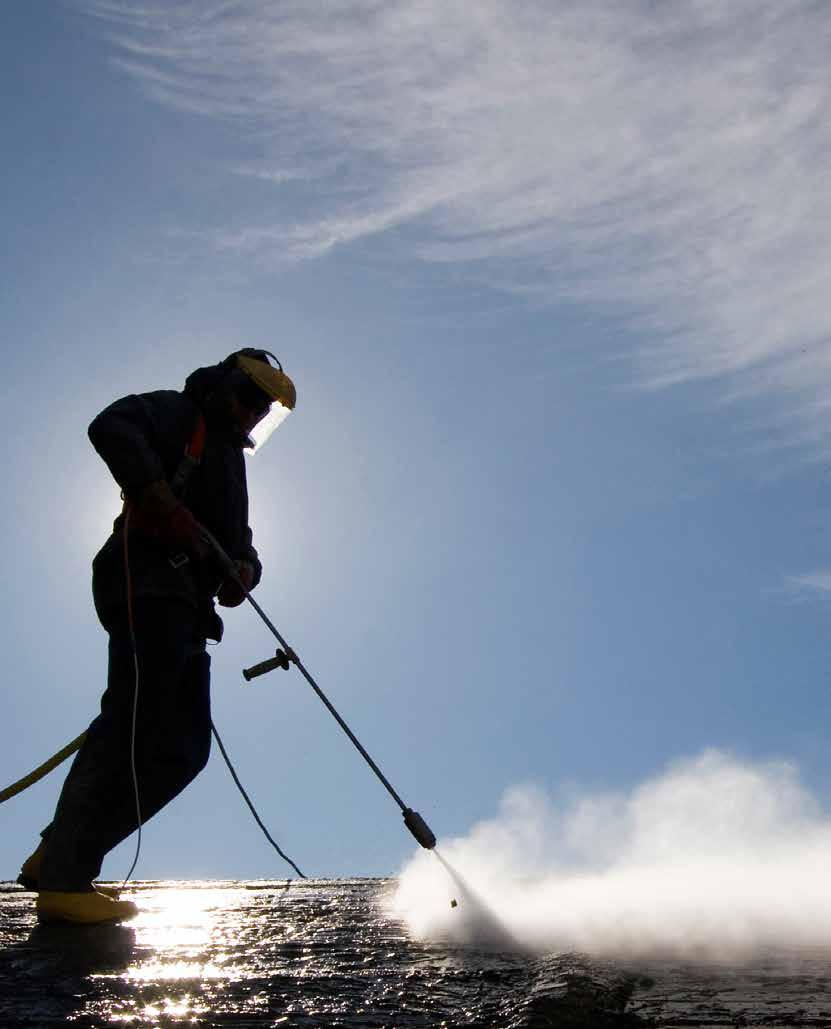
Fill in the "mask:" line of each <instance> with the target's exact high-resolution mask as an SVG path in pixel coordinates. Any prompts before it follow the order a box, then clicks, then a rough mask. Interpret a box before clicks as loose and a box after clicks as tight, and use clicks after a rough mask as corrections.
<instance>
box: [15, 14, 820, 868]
mask: <svg viewBox="0 0 831 1029" xmlns="http://www.w3.org/2000/svg"><path fill="white" fill-rule="evenodd" d="M3 22H4V25H3V32H2V33H1V34H0V47H2V57H3V60H2V62H0V77H2V84H3V89H2V97H3V98H4V99H3V100H2V104H3V125H4V133H5V146H4V151H5V154H6V160H5V161H4V177H5V188H4V190H3V193H2V199H0V204H2V208H3V209H2V221H3V226H4V236H5V239H6V246H5V247H4V248H3V251H2V255H0V262H2V267H1V268H0V272H2V274H1V275H0V283H1V284H2V285H0V290H2V300H3V303H2V310H3V330H4V338H5V347H4V371H5V374H4V376H3V380H2V392H3V399H4V402H3V404H2V408H0V417H2V424H3V431H4V435H5V438H6V440H7V447H6V455H7V458H6V463H5V471H4V474H5V480H6V489H5V491H4V492H5V496H6V503H5V504H4V505H3V510H2V514H0V518H2V526H3V536H4V540H5V545H6V548H7V565H6V567H7V575H6V591H5V594H4V599H3V601H2V607H0V613H1V614H2V623H3V626H4V629H3V631H4V657H5V665H6V689H5V703H6V712H7V714H6V717H4V718H3V719H2V724H0V753H2V755H3V756H2V759H0V779H2V780H4V782H3V785H5V784H6V782H10V781H12V780H14V779H17V778H18V777H19V776H21V775H22V774H24V773H25V772H26V771H28V770H29V769H30V768H31V767H33V766H34V765H36V764H38V763H39V762H40V761H41V760H43V759H44V758H45V757H46V756H48V755H49V754H51V753H52V752H53V751H54V750H56V749H57V748H58V747H59V746H60V745H62V744H63V743H64V742H66V740H68V739H69V738H71V737H72V736H74V735H76V734H77V733H78V732H79V731H80V730H81V729H82V728H83V727H84V726H85V724H86V722H87V721H88V720H89V718H90V717H91V716H92V714H93V713H94V711H95V708H96V705H97V702H98V697H99V695H100V692H101V690H102V688H103V684H104V676H105V668H106V639H105V635H104V633H103V630H101V629H100V627H99V626H98V624H97V622H96V620H95V615H94V612H93V609H92V604H91V598H90V591H89V575H90V573H89V566H90V561H91V559H92V556H93V554H94V553H95V551H96V549H97V548H98V546H100V544H101V543H103V540H104V539H105V537H106V535H107V532H108V527H109V524H110V522H111V520H112V518H113V516H114V515H115V513H116V512H117V509H118V496H117V490H116V488H115V487H114V485H113V484H112V482H111V481H110V480H109V478H108V473H107V470H106V468H105V467H104V465H103V464H102V463H101V462H100V460H99V459H98V458H97V456H96V455H95V453H94V451H93V450H92V448H91V446H90V445H89V443H88V441H87V438H86V427H87V425H88V424H89V422H90V421H91V419H92V418H93V417H94V415H95V414H96V413H97V412H98V411H99V410H100V409H101V408H103V407H104V406H105V405H106V404H107V403H109V402H110V401H111V400H112V399H114V398H116V397H118V396H122V395H124V394H126V393H130V392H140V391H144V390H150V389H157V388H171V387H174V388H178V387H180V386H181V384H182V383H183V381H184V378H185V376H186V375H187V374H188V372H189V371H191V370H192V369H193V368H194V367H196V366H198V365H201V364H205V363H210V362H213V361H216V360H219V359H220V358H221V357H223V356H225V355H226V354H227V353H228V352H230V351H232V350H234V349H237V348H239V347H241V346H263V347H267V348H268V349H270V350H273V351H274V352H275V353H277V354H278V355H279V356H280V358H281V360H282V361H283V364H284V366H285V368H286V370H287V371H288V373H289V374H290V375H291V376H292V377H293V378H294V380H295V382H296V384H297V389H298V398H299V399H298V406H297V411H296V413H295V415H293V416H292V418H290V419H289V421H288V422H287V423H286V425H285V426H284V427H283V428H281V429H280V431H279V433H278V434H277V435H276V436H275V437H274V438H273V440H272V441H271V442H270V443H269V446H268V447H267V448H266V449H265V450H264V451H263V453H262V454H260V455H257V456H255V457H253V458H252V459H251V461H250V464H249V483H250V491H251V498H252V519H253V525H254V531H255V539H256V541H257V542H258V545H259V547H260V550H261V552H262V556H263V560H264V563H265V566H266V572H265V576H264V579H263V583H262V586H261V588H260V590H259V591H258V599H259V601H260V603H261V604H263V606H264V607H265V608H266V610H267V611H268V612H269V613H270V615H271V617H272V618H273V620H274V621H275V622H276V624H277V625H278V626H279V627H280V629H281V631H282V632H283V633H284V634H285V635H286V636H287V638H288V639H289V641H290V642H291V643H292V645H293V646H294V647H295V649H296V650H297V651H298V652H299V653H300V655H301V657H302V658H303V660H304V662H305V663H306V664H307V666H308V667H309V669H310V670H311V672H312V674H314V675H315V676H316V677H317V678H318V679H319V681H320V683H321V685H322V686H323V688H324V689H326V690H327V692H328V693H329V694H330V696H331V698H332V700H333V701H334V702H335V704H336V705H337V706H338V707H339V708H340V709H341V711H342V713H343V714H344V715H345V717H346V718H347V720H348V721H350V723H351V724H352V725H353V727H354V729H355V731H356V732H357V734H358V736H359V737H360V738H361V739H362V741H363V742H364V744H365V745H366V746H367V748H368V750H369V751H370V753H372V754H373V756H374V757H375V758H376V760H377V761H378V762H379V764H380V765H381V767H382V768H383V769H384V771H385V772H386V773H387V775H388V776H389V778H390V779H391V780H392V782H393V784H394V785H395V786H396V788H397V789H398V790H399V792H400V793H401V794H402V795H403V796H404V798H405V800H406V801H407V802H408V803H410V804H411V805H412V806H414V807H416V808H417V809H419V810H420V811H421V812H422V814H424V816H425V817H426V818H427V820H428V821H429V822H430V824H431V825H432V826H433V828H434V829H435V831H436V832H437V834H438V835H439V836H440V837H445V836H448V835H453V834H459V833H464V832H465V831H466V830H467V829H468V827H469V826H470V825H471V824H472V823H473V822H475V821H476V820H477V819H481V818H483V817H487V816H488V815H489V814H491V813H492V812H494V811H495V810H496V808H497V805H498V802H499V798H500V796H501V795H502V793H503V791H505V790H506V789H509V788H510V787H512V786H515V785H516V784H520V783H533V784H537V785H539V786H541V787H542V788H544V789H546V790H548V791H551V792H552V793H553V794H554V795H557V794H558V792H560V791H565V792H568V791H574V790H586V791H592V790H598V791H603V790H619V789H627V788H630V787H632V786H634V785H635V784H636V783H638V782H641V781H643V780H644V779H647V778H649V777H651V776H654V775H656V774H658V773H659V772H660V770H661V769H662V768H664V767H665V766H666V765H667V763H668V762H671V761H673V760H675V759H678V758H683V757H689V756H693V755H695V754H698V753H700V752H701V751H703V750H704V749H705V748H708V747H716V748H720V749H723V750H725V751H729V752H731V753H734V754H736V755H738V756H739V757H741V758H742V759H746V760H748V761H766V760H772V759H785V760H787V761H791V762H793V763H794V764H795V765H796V766H797V767H798V769H799V772H800V774H801V776H802V777H803V779H804V781H805V782H806V783H807V785H808V787H809V788H810V789H811V790H812V791H813V792H814V793H815V794H816V796H817V797H818V798H820V800H821V801H822V802H823V803H824V802H826V801H827V800H828V798H829V795H831V761H829V758H828V753H827V746H826V724H827V722H828V715H829V706H831V701H829V699H828V692H827V689H826V674H827V673H826V661H825V659H826V655H827V648H826V640H827V623H828V619H829V617H830V616H831V607H829V598H828V590H829V589H830V588H831V558H829V539H828V529H827V514H828V506H829V489H828V476H829V463H828V451H829V432H828V421H827V418H826V413H827V409H828V405H829V401H828V383H829V379H831V351H829V347H828V321H829V316H828V310H827V298H828V284H827V281H826V280H827V278H828V272H827V269H828V268H829V267H831V262H829V256H831V255H829V248H831V244H829V238H828V234H827V222H828V214H829V211H831V198H830V197H829V185H828V180H827V175H826V174H825V167H826V165H827V153H828V148H829V145H831V131H830V130H829V128H828V126H827V119H826V118H825V117H824V115H825V112H826V111H827V105H828V100H829V92H831V87H829V85H828V77H827V70H826V57H827V52H828V43H829V39H828V36H829V33H830V32H831V22H829V19H828V17H827V14H826V13H825V11H824V8H823V7H822V6H821V5H816V4H812V3H808V2H791V3H783V2H782V0H776V2H775V3H774V2H771V3H765V2H763V3H759V2H758V0H757V2H753V3H750V2H736V3H732V4H730V5H729V6H726V5H722V4H717V3H706V2H700V3H694V4H688V3H667V4H662V5H659V6H658V7H657V8H656V7H655V5H652V4H646V3H644V4H632V5H626V7H625V8H623V7H621V6H620V5H618V4H615V3H612V2H607V0H590V2H588V3H586V2H584V3H581V4H579V5H575V4H566V3H563V4H554V5H552V4H547V3H539V4H537V3H530V4H526V5H523V7H522V9H521V12H520V13H518V12H517V8H516V6H515V5H513V4H510V3H508V2H507V0H506V2H501V0H492V2H489V3H487V4H483V5H479V6H477V7H476V8H475V9H473V10H472V9H471V8H470V7H469V5H463V4H457V3H448V2H447V0H443V2H442V3H439V2H424V3H419V4H413V3H390V4H384V5H377V4H374V3H368V2H347V0H343V2H337V3H335V2H333V3H329V4H323V5H315V6H312V5H308V4H302V3H298V4H281V5H272V4H269V3H266V2H256V0H251V2H248V3H244V4H243V3H218V2H212V0H211V2H200V3H196V2H194V3H164V4H156V3H146V4H141V5H134V4H126V3H124V4H122V3H118V2H112V3H106V2H101V3H84V2H80V0H79V2H78V3H74V2H72V3H71V2H67V3H50V2H45V0H39V2H36V3H30V4H26V5H8V7H7V9H6V10H5V11H4V14H3ZM226 625H227V635H226V641H225V642H224V643H223V644H222V646H221V647H220V648H218V649H217V650H215V651H214V652H213V668H214V678H213V682H214V691H213V696H214V715H215V720H216V722H217V725H218V728H219V730H220V732H221V733H222V734H223V738H224V739H225V742H226V744H227V746H228V749H229V751H230V753H231V755H232V757H233V758H234V759H235V760H236V762H237V764H238V770H239V773H240V775H241V777H242V779H243V781H244V783H245V784H246V786H247V787H248V788H249V790H250V792H251V794H252V797H253V799H254V801H255V803H256V804H257V806H258V808H259V809H260V811H261V813H262V815H263V817H264V819H265V820H266V822H267V823H268V824H269V826H270V827H271V829H272V832H273V834H274V835H275V836H276V837H277V838H278V839H279V840H280V841H281V842H282V843H283V844H284V846H285V848H286V849H287V850H288V851H289V853H291V855H292V856H293V857H294V858H295V860H297V861H298V863H299V864H300V865H301V867H303V868H304V870H306V871H308V872H310V873H312V874H318V875H342V874H368V875H369V874H386V873H389V872H393V871H395V870H396V869H397V868H398V867H400V865H401V864H402V862H403V861H404V860H405V859H406V858H407V857H408V856H409V855H410V853H411V852H412V846H411V842H412V841H411V839H410V837H409V836H408V835H407V834H406V832H405V830H404V829H403V827H402V826H401V825H400V820H399V815H398V813H397V811H396V808H395V807H394V805H392V803H391V802H390V800H389V798H388V797H387V796H386V794H385V793H384V792H383V790H382V789H381V788H380V786H378V784H377V783H376V782H375V780H374V778H373V777H372V775H371V773H370V772H369V770H368V769H367V768H366V767H365V766H364V765H363V763H362V762H361V760H360V758H359V757H358V755H357V754H356V753H354V752H353V751H352V749H351V746H350V744H349V743H348V741H346V740H345V738H343V737H342V736H341V735H340V732H339V730H338V729H337V727H336V726H335V724H334V723H333V722H332V721H331V719H330V718H329V716H328V715H327V714H326V712H325V711H324V709H323V708H322V707H321V705H320V704H319V702H318V701H317V700H316V698H315V697H314V696H313V695H312V693H311V692H310V691H309V690H308V688H307V687H306V686H305V684H304V683H303V682H302V680H301V679H300V678H299V677H298V676H296V675H294V674H291V675H285V674H283V673H274V674H273V675H272V676H271V677H269V678H267V679H262V680H259V681H258V682H257V684H256V685H255V686H253V687H251V688H240V682H241V678H240V675H239V669H240V668H241V667H243V666H244V665H246V664H250V663H252V662H253V661H256V660H261V659H262V658H264V657H266V656H268V654H269V652H270V650H271V639H270V637H269V636H268V635H267V633H266V631H265V630H264V628H263V627H262V625H261V624H260V623H259V621H258V620H257V619H256V617H255V616H254V614H253V612H249V610H248V609H247V608H246V609H240V610H237V611H234V612H230V613H229V614H228V617H227V619H226ZM61 775H62V773H61V772H58V773H53V775H52V776H51V777H49V778H48V779H46V780H45V781H44V782H43V783H41V784H40V785H38V786H37V787H34V788H33V789H32V790H30V791H29V792H28V793H27V794H26V795H24V796H22V797H19V798H16V799H14V800H12V801H10V802H9V803H8V804H6V805H4V806H3V809H2V811H1V812H0V816H2V819H3V831H2V833H0V861H2V864H0V875H2V876H6V877H13V876H14V875H15V874H16V872H17V868H18V865H19V862H20V861H21V860H22V858H23V857H24V856H25V855H26V853H27V852H28V850H29V848H30V844H31V843H32V842H33V840H34V837H35V834H36V831H37V830H38V829H39V828H40V827H41V826H42V825H43V824H45V823H46V821H48V819H49V816H50V814H51V810H52V807H53V805H54V802H55V799H56V797H57V792H58V789H59V786H60V779H61ZM143 846H144V851H143V857H142V862H141V864H140V867H139V871H138V874H139V875H140V876H145V877H176V876H181V877H184V876H196V875H206V876H208V875H210V876H221V877H236V876H240V877H244V876H252V877H253V876H276V875H279V874H282V872H283V866H282V865H281V864H280V863H279V862H278V861H276V860H275V859H274V857H273V855H272V852H271V851H270V849H269V848H268V845H267V844H266V843H265V841H264V840H262V838H261V836H260V835H259V832H258V830H257V829H256V827H255V826H254V825H253V824H251V823H250V819H249V816H248V813H247V812H246V811H245V810H244V808H243V805H242V802H241V800H240V799H239V798H238V796H237V794H236V792H235V790H234V787H233V785H232V784H231V783H230V781H229V779H228V777H227V774H226V773H225V771H224V768H223V766H222V764H221V762H220V760H219V758H218V755H215V756H214V758H213V760H212V762H211V765H210V766H209V768H208V770H206V772H205V773H204V774H203V776H202V777H200V779H199V780H198V782H197V783H195V784H194V785H193V786H192V787H191V788H190V789H189V790H188V791H187V792H186V794H184V795H183V796H182V797H181V798H179V799H178V800H177V801H176V802H175V803H174V804H173V805H171V807H170V808H169V809H167V810H166V811H165V812H164V813H163V814H162V815H160V816H159V818H158V819H157V820H155V821H154V822H153V823H152V825H151V826H149V827H148V830H147V832H146V834H145V839H144V845H143ZM129 863H130V853H129V847H124V848H122V849H121V850H120V851H118V852H116V853H115V854H114V855H113V857H112V858H111V860H110V863H108V865H107V866H106V867H105V872H106V873H107V874H109V875H111V876H112V877H118V876H119V875H121V874H124V872H126V869H127V867H128V866H129Z"/></svg>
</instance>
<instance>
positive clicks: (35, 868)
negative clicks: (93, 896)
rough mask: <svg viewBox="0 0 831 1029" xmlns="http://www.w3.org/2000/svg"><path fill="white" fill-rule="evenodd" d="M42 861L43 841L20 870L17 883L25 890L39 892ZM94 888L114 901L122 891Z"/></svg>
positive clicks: (109, 888)
mask: <svg viewBox="0 0 831 1029" xmlns="http://www.w3.org/2000/svg"><path fill="white" fill-rule="evenodd" d="M41 861H43V840H41V841H40V843H39V844H38V845H37V849H36V850H35V851H34V853H32V854H30V855H29V856H28V857H27V858H26V860H25V861H24V862H23V865H22V866H21V868H20V875H19V876H18V877H17V881H18V883H19V884H20V885H21V886H22V887H23V888H24V890H30V891H31V892H32V893H37V892H38V889H39V885H38V884H39V882H40V864H41ZM93 886H94V887H95V889H96V890H98V892H99V893H103V894H104V896H106V897H112V899H113V900H118V897H119V894H120V892H121V891H120V890H119V888H118V887H117V886H99V885H97V884H94V883H93Z"/></svg>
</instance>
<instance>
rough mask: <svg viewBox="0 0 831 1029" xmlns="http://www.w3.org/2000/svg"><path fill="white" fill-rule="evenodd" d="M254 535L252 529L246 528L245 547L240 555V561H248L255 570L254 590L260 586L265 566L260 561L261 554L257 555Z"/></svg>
mask: <svg viewBox="0 0 831 1029" xmlns="http://www.w3.org/2000/svg"><path fill="white" fill-rule="evenodd" d="M252 540H253V534H252V532H251V529H250V527H248V526H246V529H245V546H244V547H243V549H242V553H241V554H240V555H239V558H238V560H240V561H247V562H248V564H250V565H251V567H252V568H253V569H254V582H253V585H252V586H251V588H252V589H254V587H255V586H259V584H260V579H262V577H263V565H262V562H261V561H260V557H259V554H258V553H257V550H256V547H255V546H254V544H253V542H252Z"/></svg>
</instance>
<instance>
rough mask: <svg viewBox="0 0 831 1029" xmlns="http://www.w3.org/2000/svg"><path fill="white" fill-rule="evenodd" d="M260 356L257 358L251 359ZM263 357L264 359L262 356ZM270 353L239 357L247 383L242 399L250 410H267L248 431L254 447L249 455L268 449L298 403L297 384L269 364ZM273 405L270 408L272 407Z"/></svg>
mask: <svg viewBox="0 0 831 1029" xmlns="http://www.w3.org/2000/svg"><path fill="white" fill-rule="evenodd" d="M253 354H257V357H254V356H251V355H253ZM260 355H262V356H260ZM269 356H270V357H273V355H272V354H268V355H267V352H266V351H259V352H257V351H247V352H243V353H241V354H238V355H237V369H238V370H240V371H242V372H243V373H244V378H245V381H244V383H242V384H241V385H240V386H239V387H237V389H236V391H235V392H236V393H237V396H238V398H239V400H240V401H241V402H242V403H243V404H244V405H245V406H246V407H247V408H248V409H249V410H253V411H256V410H260V409H262V407H267V408H268V409H267V411H266V413H265V414H264V415H263V417H262V418H260V420H259V421H258V422H257V423H256V424H255V425H254V426H253V427H252V428H251V429H249V431H248V438H249V439H250V440H251V444H252V445H251V446H250V447H246V453H249V454H256V453H257V452H258V451H259V450H260V449H261V448H262V447H263V446H265V444H266V442H267V441H268V439H269V437H270V436H271V434H272V433H273V432H274V430H275V429H276V428H277V427H278V425H282V423H283V422H284V421H285V420H286V418H287V417H288V416H289V415H290V414H291V412H292V410H293V409H294V405H295V402H296V400H297V393H296V391H295V388H294V383H293V382H292V381H291V379H290V378H289V377H288V375H286V373H285V372H284V371H283V369H282V367H280V362H279V361H277V358H276V357H275V358H274V360H275V361H276V362H277V365H278V367H276V368H275V367H273V366H272V365H271V364H269V363H268V357H269ZM268 405H270V407H268Z"/></svg>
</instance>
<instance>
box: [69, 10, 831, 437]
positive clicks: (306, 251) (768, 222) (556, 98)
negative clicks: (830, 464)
mask: <svg viewBox="0 0 831 1029" xmlns="http://www.w3.org/2000/svg"><path fill="white" fill-rule="evenodd" d="M83 6H84V8H85V9H86V10H87V11H89V12H90V13H91V14H94V15H96V16H98V17H99V18H101V19H104V20H106V21H107V23H108V24H109V25H110V27H111V30H112V32H113V35H114V38H115V40H116V42H117V56H116V57H115V60H116V62H117V64H118V65H119V67H120V68H121V69H122V70H123V71H124V72H125V73H127V74H129V75H131V76H133V77H134V78H135V79H136V80H137V81H138V82H139V83H141V85H142V87H143V88H144V89H145V90H146V92H147V94H148V95H149V96H151V97H152V98H153V99H154V100H156V101H158V102H160V103H163V104H166V105H171V106H174V107H176V108H179V109H181V110H185V111H192V112H194V113H198V114H200V115H205V116H209V117H215V118H219V119H223V120H224V121H226V122H229V123H231V124H232V125H235V126H237V127H239V129H240V130H241V131H243V132H244V133H245V137H246V138H247V139H251V138H252V136H253V137H256V139H257V143H258V148H259V150H260V153H261V154H262V156H261V157H259V158H258V159H257V160H256V161H252V160H250V159H246V160H245V161H238V162H236V163H235V167H236V170H237V172H238V173H240V174H246V175H252V176H257V177H258V178H259V179H260V180H263V181H267V180H272V181H273V182H274V187H275V189H280V188H282V187H283V186H285V184H286V183H287V182H289V181H290V182H291V185H292V188H293V189H294V190H295V196H294V200H293V203H292V204H287V205H286V207H285V211H286V213H285V214H284V215H282V216H276V215H275V216H272V217H271V219H270V220H268V221H266V222H256V223H251V224H248V223H243V222H241V221H240V217H239V216H238V215H235V214H234V212H229V217H228V223H227V227H225V228H221V229H219V230H216V231H215V232H214V233H213V236H212V242H213V243H214V245H216V246H218V247H220V248H222V249H226V250H229V251H233V252H238V253H240V254H242V255H257V256H260V257H263V256H265V257H273V258H279V259H289V260H297V259H306V258H313V257H315V256H317V255H321V254H323V253H326V252H328V251H330V250H332V249H333V248H335V247H341V246H347V245H349V244H350V243H354V242H355V241H358V240H370V239H372V238H373V237H379V236H380V235H381V234H390V233H394V232H395V231H396V230H398V229H401V228H404V227H406V228H407V229H408V230H410V231H408V232H407V234H406V241H407V242H406V246H407V248H408V252H409V253H411V254H413V255H414V256H417V257H418V258H420V259H422V260H424V261H430V262H453V263H461V264H463V265H465V266H468V267H470V268H472V269H475V270H476V272H477V273H478V274H481V275H484V276H487V277H488V279H489V280H490V281H492V282H495V283H497V284H499V285H501V286H503V287H505V288H508V289H512V290H516V291H518V292H524V293H528V294H530V295H532V296H534V297H535V298H543V299H546V298H551V299H555V298H561V297H567V298H575V299H577V300H578V301H585V302H588V303H594V304H603V305H613V306H614V308H615V309H616V310H617V311H619V312H620V313H621V317H623V316H628V317H630V318H632V319H635V320H636V321H637V323H638V324H639V325H640V326H641V327H642V328H643V330H644V331H643V335H644V338H645V339H648V340H651V341H652V342H651V343H650V344H649V345H648V346H647V347H645V348H644V350H643V352H642V354H641V356H642V358H643V365H642V368H643V376H644V379H645V380H646V381H649V382H652V383H654V384H658V385H661V384H665V383H672V382H678V381H686V380H689V379H691V378H696V377H705V376H725V375H728V376H733V377H734V378H735V379H736V381H737V382H738V383H739V385H740V388H743V389H746V390H751V391H753V392H763V391H767V390H771V389H773V390H776V391H777V392H778V393H780V395H781V394H782V392H783V391H784V392H785V393H787V392H788V391H791V392H793V394H794V397H796V398H798V404H799V405H801V404H805V405H807V406H808V407H810V405H816V410H817V411H818V412H819V413H818V415H817V417H816V418H815V419H813V425H814V428H813V429H809V430H806V431H808V432H809V433H810V432H811V431H813V432H816V433H817V435H819V436H820V437H822V438H824V435H825V434H824V430H823V429H822V428H819V429H817V428H816V426H817V425H820V426H821V414H822V412H823V411H824V410H825V407H824V405H825V401H824V394H825V392H826V390H827V388H828V386H829V384H831V349H829V346H828V342H829V327H831V314H829V305H828V296H829V292H831V236H830V235H829V232H828V225H829V223H831V178H829V176H828V174H827V166H828V158H829V152H831V120H829V119H828V117H827V112H828V110H829V107H831V77H829V75H828V71H827V55H828V53H829V51H831V14H829V12H828V10H827V7H826V6H825V5H824V4H822V3H819V2H815V0H733V2H731V3H729V4H725V3H723V2H721V0H667V2H665V3H661V4H654V3H650V2H646V0H643V2H640V3H633V4H625V5H624V4H619V3H617V2H615V0H580V2H568V0H564V2H558V3H554V4H552V3H550V2H548V0H530V2H528V3H523V4H517V3H515V2H513V0H483V2H481V3H477V4H472V5H471V4H468V3H464V2H462V0H420V2H414V0H385V2H378V0H327V2H326V3H323V4H309V3H306V2H302V0H294V2H291V0H288V2H281V3H279V4H274V3H271V2H269V0H246V2H234V0H222V2H220V0H198V2H197V0H184V2H165V3H159V2H156V3H144V4H133V3H126V2H118V0H112V2H105V0H101V2H89V3H84V4H83ZM403 245H404V244H403V243H402V246H403Z"/></svg>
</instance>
